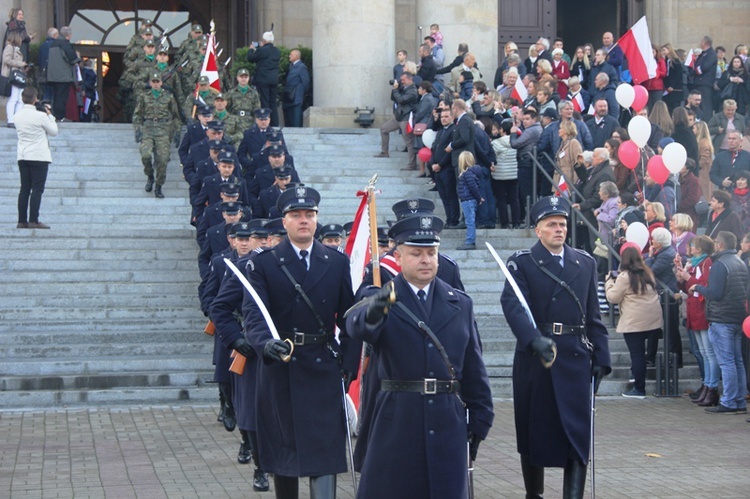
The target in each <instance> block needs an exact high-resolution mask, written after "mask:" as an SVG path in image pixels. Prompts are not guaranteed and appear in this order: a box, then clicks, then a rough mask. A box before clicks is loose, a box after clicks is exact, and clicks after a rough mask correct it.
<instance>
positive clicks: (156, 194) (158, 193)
mask: <svg viewBox="0 0 750 499" xmlns="http://www.w3.org/2000/svg"><path fill="white" fill-rule="evenodd" d="M154 196H156V197H157V198H159V199H164V194H162V193H161V186H160V185H157V186H156V189H154Z"/></svg>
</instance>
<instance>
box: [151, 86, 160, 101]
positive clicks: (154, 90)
mask: <svg viewBox="0 0 750 499" xmlns="http://www.w3.org/2000/svg"><path fill="white" fill-rule="evenodd" d="M151 95H153V96H154V99H158V98H159V96H161V89H159V90H156V89H155V88H152V89H151Z"/></svg>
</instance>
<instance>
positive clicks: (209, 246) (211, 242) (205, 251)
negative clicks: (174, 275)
mask: <svg viewBox="0 0 750 499" xmlns="http://www.w3.org/2000/svg"><path fill="white" fill-rule="evenodd" d="M221 210H222V216H223V217H224V221H223V222H221V223H218V224H216V225H214V226H213V227H209V229H208V231H206V239H205V240H204V241H203V244H202V245H201V250H200V253H199V254H198V271H199V272H200V276H201V281H202V282H201V285H200V287H199V288H198V290H199V293H198V296H200V294H201V293H202V291H203V287H204V286H205V283H206V279H208V272H209V271H210V269H211V258H212V257H213V255H215V254H218V253H221V252H222V251H224V250H225V249H226V248H227V247H229V241H228V240H227V237H228V236H229V229H230V228H231V227H232V224H234V223H237V222H239V221H240V219H241V218H242V205H241V204H240V203H233V202H229V203H223V204H222V207H221Z"/></svg>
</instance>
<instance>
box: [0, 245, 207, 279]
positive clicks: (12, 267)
mask: <svg viewBox="0 0 750 499" xmlns="http://www.w3.org/2000/svg"><path fill="white" fill-rule="evenodd" d="M186 251H188V250H186ZM194 251H195V253H194V255H193V256H190V253H185V254H184V256H182V257H181V258H180V259H179V260H178V259H176V258H175V259H171V260H163V259H161V260H158V263H157V265H156V266H157V269H154V268H153V267H154V264H153V263H152V262H144V261H143V260H142V259H140V258H133V259H130V260H122V259H120V260H119V261H118V262H117V268H118V269H119V270H120V271H121V272H153V271H164V272H167V273H169V272H175V273H188V274H189V276H191V278H192V279H198V264H197V261H198V260H197V256H198V245H197V244H196V245H195V250H194ZM16 256H17V255H16ZM102 260H103V259H97V260H93V259H88V260H81V259H76V260H73V259H68V260H66V259H64V258H60V259H58V260H45V262H46V264H47V265H48V266H49V267H53V266H59V265H61V264H62V263H64V265H65V270H66V273H67V272H89V271H98V272H101V271H102V269H105V268H106V264H105V263H103V262H102ZM39 266H40V261H39V260H37V259H29V260H24V259H19V258H16V259H15V260H5V261H2V260H0V270H3V271H5V270H9V271H15V272H26V273H34V272H38V270H39ZM58 268H60V267H58ZM42 275H43V274H42ZM171 276H172V274H169V278H170V279H171ZM0 286H2V284H0Z"/></svg>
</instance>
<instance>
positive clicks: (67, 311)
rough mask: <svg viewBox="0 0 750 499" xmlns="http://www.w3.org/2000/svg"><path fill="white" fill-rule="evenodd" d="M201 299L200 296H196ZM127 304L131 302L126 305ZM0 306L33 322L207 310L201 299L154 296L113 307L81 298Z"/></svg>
mask: <svg viewBox="0 0 750 499" xmlns="http://www.w3.org/2000/svg"><path fill="white" fill-rule="evenodd" d="M196 300H197V299H196ZM126 305H129V307H128V306H126ZM2 307H3V308H0V317H1V318H2V319H3V320H4V321H8V322H11V323H12V322H28V323H31V324H34V323H39V320H40V318H44V319H45V320H47V321H80V322H81V323H87V322H89V321H101V320H107V321H121V320H126V321H131V320H149V319H154V320H157V321H158V320H165V319H175V318H177V319H179V320H183V319H184V320H196V319H198V318H200V320H204V319H203V314H202V313H201V312H200V309H199V308H198V303H197V301H194V300H189V299H183V302H182V303H180V304H178V305H166V304H163V303H161V302H160V301H159V300H153V301H152V302H151V303H148V305H147V306H132V305H131V303H130V302H128V303H126V304H123V303H118V304H117V305H115V306H112V307H110V308H105V307H100V306H98V305H94V306H90V305H86V304H82V303H81V302H80V301H78V300H71V302H70V303H67V304H66V305H65V306H59V305H57V304H51V305H37V306H29V305H27V304H24V305H23V306H21V307H17V308H12V307H10V308H9V307H7V305H6V304H5V301H3V303H2Z"/></svg>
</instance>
